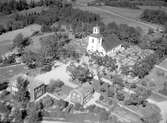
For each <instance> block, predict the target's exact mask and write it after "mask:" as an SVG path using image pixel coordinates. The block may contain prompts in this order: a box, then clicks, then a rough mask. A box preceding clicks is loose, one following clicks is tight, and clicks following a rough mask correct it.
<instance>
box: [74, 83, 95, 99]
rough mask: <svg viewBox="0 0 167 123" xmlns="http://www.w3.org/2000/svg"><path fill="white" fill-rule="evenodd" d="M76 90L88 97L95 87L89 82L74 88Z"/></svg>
mask: <svg viewBox="0 0 167 123" xmlns="http://www.w3.org/2000/svg"><path fill="white" fill-rule="evenodd" d="M74 90H75V91H76V92H78V93H80V94H81V95H82V96H83V97H86V96H87V95H89V94H90V93H91V92H93V87H92V86H91V85H90V84H89V83H85V84H83V85H82V86H80V87H78V88H76V89H74Z"/></svg>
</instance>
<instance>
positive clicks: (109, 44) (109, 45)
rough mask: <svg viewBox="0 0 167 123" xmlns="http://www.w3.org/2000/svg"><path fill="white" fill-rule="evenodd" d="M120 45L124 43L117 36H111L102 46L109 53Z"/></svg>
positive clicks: (104, 40) (105, 39)
mask: <svg viewBox="0 0 167 123" xmlns="http://www.w3.org/2000/svg"><path fill="white" fill-rule="evenodd" d="M120 44H122V41H121V40H120V39H119V38H118V37H117V36H116V35H115V34H111V35H110V36H108V37H106V38H104V39H103V42H102V46H103V48H104V49H105V51H107V52H108V51H110V50H112V49H113V48H115V47H117V46H118V45H120Z"/></svg>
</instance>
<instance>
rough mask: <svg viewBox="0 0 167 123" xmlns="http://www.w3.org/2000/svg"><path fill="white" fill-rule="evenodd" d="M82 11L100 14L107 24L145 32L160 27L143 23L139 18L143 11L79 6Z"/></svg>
mask: <svg viewBox="0 0 167 123" xmlns="http://www.w3.org/2000/svg"><path fill="white" fill-rule="evenodd" d="M76 8H79V9H81V10H85V11H90V12H93V13H96V14H99V15H100V17H101V18H102V20H103V22H104V23H105V24H108V23H111V22H116V23H117V24H127V25H129V26H133V27H140V28H141V29H142V30H143V31H144V32H147V31H148V29H149V28H153V29H156V28H158V27H159V25H155V24H151V23H145V22H142V21H141V20H140V19H139V17H140V15H141V13H142V12H143V10H142V9H129V8H119V7H110V6H98V7H93V6H78V7H76Z"/></svg>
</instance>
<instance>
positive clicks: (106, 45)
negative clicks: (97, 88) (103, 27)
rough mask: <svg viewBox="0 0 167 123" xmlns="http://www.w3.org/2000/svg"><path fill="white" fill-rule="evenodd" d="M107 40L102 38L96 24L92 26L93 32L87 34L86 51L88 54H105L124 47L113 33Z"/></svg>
mask: <svg viewBox="0 0 167 123" xmlns="http://www.w3.org/2000/svg"><path fill="white" fill-rule="evenodd" d="M107 40H108V41H104V40H103V36H102V35H101V34H100V28H99V27H98V26H95V27H93V33H92V34H91V35H89V36H88V46H87V52H88V53H89V54H91V53H97V54H98V55H101V56H105V55H111V54H113V53H116V52H118V51H119V50H122V49H124V47H123V46H122V42H121V41H120V40H119V39H118V37H116V36H115V35H114V34H113V35H111V37H110V38H109V39H107ZM110 40H111V41H112V43H111V42H110Z"/></svg>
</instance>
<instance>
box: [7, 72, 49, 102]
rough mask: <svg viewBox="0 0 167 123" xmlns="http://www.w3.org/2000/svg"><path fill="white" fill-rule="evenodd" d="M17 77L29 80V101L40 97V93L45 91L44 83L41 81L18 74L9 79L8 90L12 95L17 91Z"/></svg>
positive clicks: (42, 93)
mask: <svg viewBox="0 0 167 123" xmlns="http://www.w3.org/2000/svg"><path fill="white" fill-rule="evenodd" d="M18 77H21V78H22V79H23V81H24V80H25V81H26V80H28V81H29V82H30V83H29V84H28V91H29V93H30V101H35V100H36V99H38V98H39V97H41V96H42V95H44V94H45V93H46V85H45V84H44V83H43V82H41V81H38V80H35V79H34V78H31V77H29V76H27V75H25V74H19V75H16V76H15V77H13V78H12V79H11V80H10V84H9V90H10V92H11V93H12V94H13V95H15V94H16V93H17V91H18V88H17V84H18V83H17V78H18Z"/></svg>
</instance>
